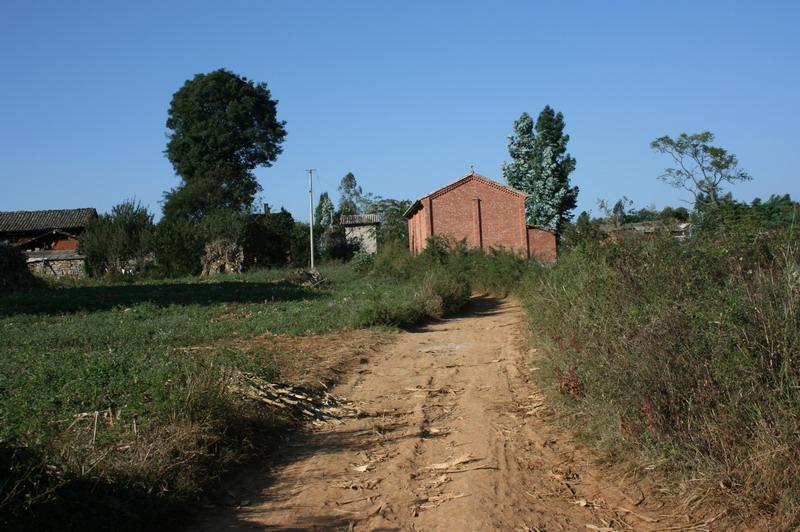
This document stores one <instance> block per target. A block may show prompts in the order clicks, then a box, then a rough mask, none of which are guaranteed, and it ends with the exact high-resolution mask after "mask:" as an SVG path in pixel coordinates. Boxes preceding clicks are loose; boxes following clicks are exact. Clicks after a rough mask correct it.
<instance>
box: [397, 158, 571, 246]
mask: <svg viewBox="0 0 800 532" xmlns="http://www.w3.org/2000/svg"><path fill="white" fill-rule="evenodd" d="M526 197H527V196H526V195H525V194H524V193H522V192H520V191H519V190H515V189H513V188H511V187H507V186H505V185H501V184H500V183H497V182H495V181H492V180H491V179H488V178H486V177H484V176H482V175H479V174H477V173H475V171H472V172H470V173H469V174H467V175H466V176H464V177H462V178H461V179H459V180H458V181H455V182H453V183H450V184H449V185H446V186H444V187H442V188H440V189H439V190H436V191H435V192H431V193H430V194H428V195H427V196H424V197H422V198H420V199H418V200H417V201H415V202H414V204H413V205H411V207H409V209H408V210H407V211H406V213H405V217H406V219H408V245H409V249H410V250H411V252H412V253H413V254H415V255H416V254H418V253H420V252H421V251H422V250H423V249H425V246H426V245H427V243H428V238H429V237H431V236H433V235H446V236H448V237H450V238H453V239H455V240H466V242H467V244H468V245H469V246H471V247H475V248H481V249H487V250H488V249H498V250H499V249H504V250H506V251H513V252H515V253H519V254H520V255H523V256H525V257H528V258H535V259H537V260H540V261H543V262H553V261H555V260H556V237H555V234H553V233H552V232H551V231H549V230H547V229H540V228H537V227H531V226H528V225H527V224H526V223H525V198H526Z"/></svg>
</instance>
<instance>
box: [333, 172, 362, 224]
mask: <svg viewBox="0 0 800 532" xmlns="http://www.w3.org/2000/svg"><path fill="white" fill-rule="evenodd" d="M362 197H363V193H362V191H361V187H360V186H358V182H357V181H356V176H354V175H353V172H347V175H345V176H344V177H343V178H342V181H341V183H339V214H358V212H359V205H360V203H361V201H362Z"/></svg>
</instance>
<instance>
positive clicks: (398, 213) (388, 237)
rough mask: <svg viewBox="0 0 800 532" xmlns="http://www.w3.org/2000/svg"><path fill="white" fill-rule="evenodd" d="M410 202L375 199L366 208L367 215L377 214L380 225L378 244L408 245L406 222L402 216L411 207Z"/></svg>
mask: <svg viewBox="0 0 800 532" xmlns="http://www.w3.org/2000/svg"><path fill="white" fill-rule="evenodd" d="M411 203H412V202H411V201H410V200H396V199H390V198H380V197H378V198H375V199H373V201H372V202H371V203H370V205H369V206H368V207H367V213H370V214H379V215H380V216H381V225H380V227H379V228H378V235H377V236H378V244H379V245H385V244H387V243H389V242H401V243H402V244H404V245H407V244H408V222H407V221H406V218H405V216H403V214H404V213H405V212H406V210H408V208H409V207H410V206H411Z"/></svg>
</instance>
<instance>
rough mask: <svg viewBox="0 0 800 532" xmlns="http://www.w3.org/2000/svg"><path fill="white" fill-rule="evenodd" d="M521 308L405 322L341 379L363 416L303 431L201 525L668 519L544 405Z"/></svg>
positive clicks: (607, 523) (487, 303)
mask: <svg viewBox="0 0 800 532" xmlns="http://www.w3.org/2000/svg"><path fill="white" fill-rule="evenodd" d="M521 319H522V311H521V309H520V308H519V307H518V306H517V305H516V304H515V303H513V302H512V301H508V300H496V299H492V298H476V299H475V301H474V302H473V303H472V308H471V311H470V312H469V313H467V314H465V315H463V316H461V317H456V318H453V319H449V320H446V321H442V322H439V323H435V324H431V325H429V326H426V327H425V328H423V329H421V330H419V331H415V332H406V333H401V334H400V335H399V338H398V341H397V342H396V343H394V344H392V345H391V346H389V347H387V348H385V349H384V351H383V352H381V353H379V354H377V355H376V356H373V357H372V360H370V361H369V363H368V364H364V365H363V366H361V367H360V370H359V371H358V372H357V373H355V375H354V376H353V377H352V378H351V379H350V380H349V381H348V382H346V383H344V384H342V385H340V386H338V387H337V388H336V389H335V390H334V393H335V394H336V395H338V396H342V397H346V398H348V399H350V400H351V401H353V403H354V404H355V405H357V406H358V407H359V408H360V409H361V410H362V411H363V412H365V413H366V414H367V415H366V416H365V417H360V418H352V419H346V420H343V421H340V422H329V423H326V424H325V425H324V426H321V427H319V428H317V429H316V430H313V431H309V432H307V433H303V434H298V435H295V436H294V437H293V438H292V440H291V441H289V442H287V444H286V446H285V449H284V450H283V451H281V453H280V456H279V457H278V459H277V461H276V463H275V464H273V466H272V468H271V469H270V470H268V471H264V472H253V474H252V475H249V478H248V480H247V481H246V482H244V483H243V484H242V485H241V486H239V488H238V493H237V494H236V497H237V499H240V500H242V505H241V506H239V507H236V508H227V509H225V510H224V511H222V512H220V513H215V514H214V515H211V516H209V518H208V519H207V520H206V521H205V522H204V529H206V530H236V529H242V530H244V529H247V530H252V529H254V528H255V529H266V530H299V529H317V528H320V529H331V528H337V527H342V528H344V529H356V530H378V529H382V530H579V529H580V530H603V531H610V530H630V529H635V530H651V529H658V528H665V527H668V526H670V524H671V523H668V522H665V521H664V519H663V516H659V515H658V512H655V511H653V510H649V511H648V510H647V509H646V503H645V504H639V505H637V504H638V503H641V502H642V498H643V496H642V495H641V493H640V495H639V496H638V497H637V496H636V495H632V498H629V497H628V496H626V495H625V494H624V493H623V492H622V491H621V490H620V489H619V488H618V487H617V486H616V485H615V484H614V483H613V482H611V481H610V480H607V479H606V476H605V475H603V474H602V473H601V472H600V471H599V470H598V469H597V467H596V466H593V465H592V464H591V462H590V461H589V460H588V458H587V456H588V455H586V454H585V453H583V452H582V451H580V450H579V448H577V447H576V446H575V445H574V444H572V443H570V442H569V440H568V438H567V437H566V436H565V435H564V434H563V433H562V432H561V431H559V430H558V429H557V428H555V427H553V425H552V423H550V422H547V421H546V419H545V418H546V417H547V416H542V415H541V412H542V411H546V410H547V406H546V405H544V404H543V401H544V399H543V397H541V396H540V395H539V394H538V393H537V391H536V388H535V386H534V385H533V384H532V383H531V382H529V380H528V379H527V372H528V371H529V368H528V365H527V364H528V363H529V360H526V359H527V348H526V346H525V341H524V338H523V335H522V332H521V328H520V327H521V325H520V323H521ZM626 491H627V490H626ZM636 499H638V500H636ZM661 513H664V511H663V510H662V511H661ZM656 520H658V522H656Z"/></svg>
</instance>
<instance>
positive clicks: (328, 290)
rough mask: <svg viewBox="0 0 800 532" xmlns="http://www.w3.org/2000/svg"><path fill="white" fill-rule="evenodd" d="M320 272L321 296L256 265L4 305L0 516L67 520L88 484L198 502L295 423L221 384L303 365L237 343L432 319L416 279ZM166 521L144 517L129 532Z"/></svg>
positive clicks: (79, 284)
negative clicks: (74, 497)
mask: <svg viewBox="0 0 800 532" xmlns="http://www.w3.org/2000/svg"><path fill="white" fill-rule="evenodd" d="M321 271H322V273H323V275H324V276H325V277H326V278H327V281H326V282H325V283H324V284H322V285H321V286H319V287H303V286H298V285H295V284H292V283H290V282H286V281H285V279H286V278H287V276H290V274H291V272H289V271H288V270H263V271H255V272H252V273H248V274H243V275H236V276H221V277H217V278H210V279H199V278H185V279H178V280H174V279H173V280H168V281H145V282H133V283H127V284H126V283H111V282H103V281H97V280H84V281H73V282H70V283H66V284H60V285H54V286H48V287H40V288H36V289H32V290H26V291H16V292H12V293H10V294H4V295H3V296H0V345H2V347H3V348H2V351H3V353H2V354H3V356H2V357H0V466H2V467H4V468H8V469H10V470H11V475H10V476H9V478H8V479H4V481H3V480H0V519H4V520H6V521H7V523H12V522H15V521H14V519H19V518H22V517H24V518H25V519H29V518H30V517H31V516H32V515H39V516H40V517H41V518H42V519H43V520H44V521H45V522H46V521H47V519H50V520H53V519H60V517H59V516H61V513H60V512H62V511H64V505H65V504H66V501H70V500H71V498H70V497H71V496H70V494H71V493H73V491H74V490H75V487H76V486H81V485H84V484H86V483H87V482H89V483H90V484H91V485H92V486H93V487H91V489H92V490H93V491H97V490H99V491H101V492H103V493H111V492H116V491H119V490H120V489H123V488H124V489H125V490H134V492H136V493H137V494H138V495H137V496H144V495H145V494H146V495H147V496H156V499H157V500H158V501H159V504H161V503H163V502H164V501H169V500H175V501H185V500H188V499H191V498H192V497H195V496H196V495H197V494H199V493H200V492H201V491H202V490H203V489H205V487H206V486H207V485H208V484H209V482H212V481H213V479H214V478H215V477H216V476H218V475H219V474H221V473H222V471H223V470H224V469H225V468H226V467H227V466H229V465H230V464H232V463H235V462H238V461H240V460H241V459H242V458H243V457H244V456H246V455H248V454H252V453H253V452H261V451H264V450H265V449H267V450H268V448H269V447H270V442H271V441H272V438H274V437H276V436H279V435H280V434H281V433H282V432H283V431H285V430H286V427H287V423H289V422H290V421H289V420H286V419H282V418H281V417H280V416H279V415H277V414H276V413H275V412H270V411H267V410H265V409H264V408H263V407H260V406H259V407H257V406H255V405H252V404H249V403H247V402H245V401H242V400H239V399H238V398H236V397H232V396H231V395H230V394H229V393H227V392H226V390H225V379H226V376H227V375H228V374H229V372H230V371H233V370H239V369H241V370H247V371H250V372H253V373H256V374H260V375H262V376H264V377H266V378H268V379H272V380H280V379H281V378H283V377H284V372H283V369H284V367H287V366H292V367H297V366H298V362H297V361H296V360H288V359H287V358H286V357H288V356H296V355H295V354H291V355H290V354H288V353H284V352H281V351H280V350H277V349H276V348H271V347H269V345H267V346H266V347H264V346H263V343H261V344H259V345H261V347H260V348H259V349H256V350H247V351H246V352H245V351H243V350H241V349H237V348H236V347H235V346H236V345H237V344H236V341H237V340H246V339H248V338H252V337H255V336H259V335H264V334H267V333H271V334H280V335H313V334H320V333H325V332H329V331H337V330H346V329H356V328H361V327H365V326H372V325H385V324H391V325H407V324H410V323H413V322H416V321H418V320H419V319H422V318H423V317H424V316H426V313H425V311H424V310H423V309H422V307H423V305H424V302H423V300H422V297H421V291H420V289H419V288H418V287H417V284H416V283H415V282H414V281H413V280H411V279H405V280H400V281H398V280H395V279H391V278H388V277H384V276H378V275H367V274H361V273H356V272H355V271H354V269H353V268H351V267H350V266H348V265H341V264H340V265H336V264H334V265H330V266H328V267H323V268H322V269H321ZM192 348H193V349H192ZM302 364H303V362H302V361H301V362H300V366H301V367H302ZM94 412H99V413H100V414H98V416H99V422H97V423H95V421H94V420H95V418H94V414H92V413H94ZM81 413H89V414H88V415H87V416H86V417H84V418H76V417H75V416H76V415H78V414H81ZM253 441H259V442H261V443H259V444H253V443H252V442H253ZM45 465H46V466H47V467H46V468H45V467H44V466H45ZM97 485H100V486H102V488H97ZM87 489H88V488H87ZM78 498H80V497H78ZM73 502H74V501H73ZM114 504H116V503H114ZM155 507H156V508H158V507H159V506H158V505H155ZM89 515H90V518H91V512H90V514H89ZM126 515H127V514H126ZM70 516H71V517H74V515H73V514H70ZM129 517H130V515H128V517H126V519H127V518H129ZM162 517H163V516H162V515H161V513H160V510H158V511H156V510H154V511H153V513H152V515H149V514H147V512H145V515H144V516H142V515H139V516H138V517H136V518H135V519H133V521H131V523H130V526H131V527H133V528H135V527H137V526H142V524H143V523H147V519H153V520H154V521H153V522H156V521H159V520H161V519H162ZM115 521H117V520H116V519H113V518H108V517H106V518H104V522H107V523H114V522H115ZM31 522H32V521H31ZM16 524H17V525H19V522H16ZM84 524H86V523H84ZM91 525H92V526H96V525H97V523H95V522H91ZM116 526H119V525H118V523H117V525H116Z"/></svg>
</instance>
